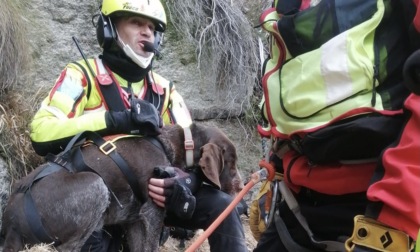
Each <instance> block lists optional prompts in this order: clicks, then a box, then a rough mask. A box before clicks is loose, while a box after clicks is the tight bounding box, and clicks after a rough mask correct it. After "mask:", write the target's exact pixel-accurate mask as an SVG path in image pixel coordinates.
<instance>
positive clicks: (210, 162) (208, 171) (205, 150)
mask: <svg viewBox="0 0 420 252" xmlns="http://www.w3.org/2000/svg"><path fill="white" fill-rule="evenodd" d="M200 150H201V158H200V161H199V162H198V165H199V166H200V168H201V170H202V171H203V174H204V176H205V178H206V182H208V183H210V184H211V185H213V186H215V187H217V188H219V189H221V185H220V178H219V176H220V173H221V172H222V170H223V163H224V159H223V152H224V151H223V149H221V148H220V147H219V146H217V145H215V144H212V143H207V144H205V145H204V146H203V147H201V149H200Z"/></svg>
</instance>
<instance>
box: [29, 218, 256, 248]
mask: <svg viewBox="0 0 420 252" xmlns="http://www.w3.org/2000/svg"><path fill="white" fill-rule="evenodd" d="M242 222H243V224H244V229H245V239H246V245H247V247H248V251H252V250H253V249H254V248H255V246H256V245H257V242H256V241H255V239H254V237H253V236H252V234H251V231H250V229H249V225H248V218H247V217H242ZM202 233H203V231H202V230H198V231H197V232H196V235H195V236H194V237H193V238H192V239H191V240H187V241H185V244H184V245H185V247H183V246H180V244H181V243H180V240H178V239H174V238H171V237H169V239H168V240H167V241H166V242H165V244H163V246H161V247H160V248H159V251H160V252H182V251H185V250H186V249H187V248H188V247H189V246H191V244H193V243H194V241H195V240H197V239H198V238H199V236H200V235H201V234H202ZM56 251H57V250H56V249H54V247H52V246H50V245H48V244H40V245H37V246H34V247H32V248H25V250H23V251H21V252H56ZM209 251H210V247H209V244H208V242H207V240H205V241H204V243H203V244H202V245H201V246H200V247H199V248H198V249H197V250H196V252H209ZM244 252H246V251H244Z"/></svg>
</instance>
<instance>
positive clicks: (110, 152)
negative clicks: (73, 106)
mask: <svg viewBox="0 0 420 252" xmlns="http://www.w3.org/2000/svg"><path fill="white" fill-rule="evenodd" d="M83 135H85V136H86V138H87V139H89V140H91V141H93V143H94V144H95V145H96V146H98V147H99V149H100V150H101V151H102V152H103V153H104V154H105V155H107V156H109V157H110V158H111V159H112V161H114V163H115V164H116V165H117V166H118V168H120V171H121V172H122V173H123V174H124V176H125V179H126V180H127V182H128V184H129V185H130V187H131V190H132V191H133V194H134V196H135V197H136V198H137V200H138V201H139V202H140V203H141V204H143V203H144V202H146V200H147V198H146V196H144V195H142V194H141V193H140V192H141V190H140V185H139V182H138V180H137V176H136V175H135V174H134V173H133V171H132V170H131V169H130V167H129V166H128V164H127V162H126V161H125V160H124V158H122V157H121V155H120V154H118V152H117V151H115V149H116V146H115V144H114V143H112V142H111V141H105V140H104V139H103V138H102V137H101V136H100V135H99V134H98V133H96V132H93V131H85V132H84V134H83Z"/></svg>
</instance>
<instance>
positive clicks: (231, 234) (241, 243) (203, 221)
mask: <svg viewBox="0 0 420 252" xmlns="http://www.w3.org/2000/svg"><path fill="white" fill-rule="evenodd" d="M195 197H196V208H195V211H194V214H193V216H192V218H191V219H189V220H181V219H179V218H177V217H176V216H174V215H173V214H171V213H168V214H167V217H166V218H165V225H167V226H176V227H182V228H186V229H192V230H196V229H206V228H207V227H209V226H210V225H211V224H212V223H213V221H214V220H215V219H216V218H217V217H218V216H219V215H220V214H221V213H222V212H223V211H224V210H225V209H226V207H227V206H228V205H229V204H230V203H231V202H232V200H233V199H232V197H231V196H230V195H228V194H226V193H224V192H222V191H220V190H217V189H216V188H214V187H211V186H206V185H204V186H202V187H201V188H200V189H199V190H198V192H197V193H196V194H195ZM105 230H106V231H101V232H94V233H93V234H92V235H91V236H90V237H89V239H88V240H87V242H86V243H85V245H84V246H83V248H82V252H88V251H90V252H115V251H118V248H120V247H121V244H122V240H121V238H120V237H121V235H119V236H118V232H121V230H119V229H118V227H105ZM109 234H111V236H112V238H111V236H110V235H109ZM208 241H209V245H210V250H211V251H212V252H221V251H229V252H247V251H248V249H247V247H246V243H245V234H244V229H243V226H242V222H241V218H240V213H239V212H238V208H235V209H234V210H233V211H232V212H231V213H230V214H229V215H228V216H227V217H226V219H224V221H223V222H222V223H221V224H220V225H219V226H218V227H217V228H216V230H215V231H214V232H213V233H212V234H211V235H210V236H209V238H208ZM124 251H126V250H124Z"/></svg>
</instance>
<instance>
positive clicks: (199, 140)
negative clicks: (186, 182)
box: [2, 124, 243, 252]
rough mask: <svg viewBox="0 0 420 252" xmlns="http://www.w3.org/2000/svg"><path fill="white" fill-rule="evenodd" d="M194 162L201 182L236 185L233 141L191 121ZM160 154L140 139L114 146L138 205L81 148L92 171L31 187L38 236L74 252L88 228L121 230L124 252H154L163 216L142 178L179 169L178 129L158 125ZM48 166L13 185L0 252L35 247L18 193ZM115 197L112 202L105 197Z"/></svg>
mask: <svg viewBox="0 0 420 252" xmlns="http://www.w3.org/2000/svg"><path fill="white" fill-rule="evenodd" d="M190 128H191V132H192V136H193V140H194V155H193V156H194V158H193V160H194V165H199V166H200V167H201V169H202V170H203V174H205V176H206V177H207V179H206V180H207V181H208V183H210V184H213V185H214V186H216V187H218V188H221V190H223V191H225V192H227V193H229V194H231V195H234V194H236V193H237V192H239V191H240V190H241V188H242V187H243V183H242V180H241V177H240V174H239V173H238V170H237V167H236V161H237V155H236V149H235V146H234V145H233V143H232V142H231V141H230V140H229V139H228V138H227V136H226V135H225V134H224V133H223V132H222V131H220V130H219V129H217V128H212V127H204V126H199V125H196V124H193V125H192V126H191V127H190ZM159 140H160V142H161V143H162V144H163V149H162V148H161V147H160V146H159V145H158V144H156V142H153V141H148V140H147V139H146V138H139V137H130V138H123V139H120V140H118V141H116V142H115V145H116V151H117V152H118V153H119V154H120V155H121V156H122V157H123V159H125V161H126V162H127V163H128V166H129V167H130V169H131V171H132V172H133V173H134V175H135V178H136V180H137V182H138V184H139V187H140V192H139V193H137V195H140V198H144V199H146V200H145V202H143V203H141V202H139V200H137V199H136V197H135V194H133V191H132V189H131V187H130V186H129V184H128V183H127V180H126V178H125V177H124V175H123V174H122V172H121V170H120V169H119V168H118V167H117V166H116V165H115V163H114V162H113V161H112V160H111V159H110V158H109V156H107V155H105V154H104V153H102V152H101V151H100V150H99V149H98V147H96V146H95V145H88V146H85V147H83V148H82V154H83V159H84V161H85V163H86V164H88V165H89V166H90V167H91V168H92V169H94V170H95V171H96V172H97V173H98V174H99V175H98V174H96V173H94V172H78V173H70V172H68V171H67V170H65V169H64V168H63V169H60V170H59V171H57V172H54V173H52V174H50V175H48V176H45V177H43V178H42V179H40V180H38V181H37V182H36V183H34V184H33V185H32V186H31V187H30V188H31V190H30V191H31V195H32V198H33V201H34V203H35V206H36V209H37V210H38V212H39V216H40V217H41V220H42V225H43V227H44V229H45V231H46V232H47V233H48V234H49V235H50V237H51V238H53V239H54V240H56V241H60V242H61V244H60V245H58V246H57V247H56V248H57V249H58V250H59V251H80V248H81V247H82V245H83V244H84V242H85V241H86V239H87V238H88V237H89V236H90V234H91V233H92V232H93V231H95V230H100V229H101V228H102V227H103V225H115V224H117V225H120V226H121V227H122V228H123V229H124V230H125V231H126V234H127V240H128V245H129V247H130V251H157V250H158V239H157V238H156V237H159V235H160V231H161V228H162V225H163V218H164V211H163V209H161V208H159V207H157V206H156V205H155V204H154V203H152V201H151V199H150V198H148V196H147V193H148V192H147V181H148V180H149V179H150V178H151V177H152V171H153V168H154V167H156V166H165V165H172V166H176V167H179V168H185V166H186V165H185V149H184V131H183V129H182V128H180V127H179V126H168V127H164V128H163V132H162V135H160V136H159ZM48 166H51V164H50V163H46V164H43V165H41V166H40V167H38V168H37V169H36V170H34V171H33V172H31V173H30V174H29V175H28V176H26V177H24V178H22V179H21V180H20V181H18V182H17V183H16V184H15V185H14V189H13V192H12V194H11V196H10V198H9V201H8V204H7V206H6V209H5V212H4V215H3V231H2V232H3V233H4V234H5V244H4V251H13V252H14V251H19V250H21V249H22V248H23V247H24V245H25V244H27V245H33V244H36V243H39V240H38V239H37V237H36V236H34V232H32V230H31V227H30V226H29V225H28V220H27V215H26V214H25V211H24V209H25V207H24V194H23V193H22V189H25V188H28V186H29V185H30V184H31V183H32V181H33V180H34V178H35V177H36V176H37V174H38V173H39V172H40V171H41V170H42V169H44V168H45V167H47V168H48ZM111 192H112V193H113V194H114V195H115V197H114V196H113V195H112V194H111Z"/></svg>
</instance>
